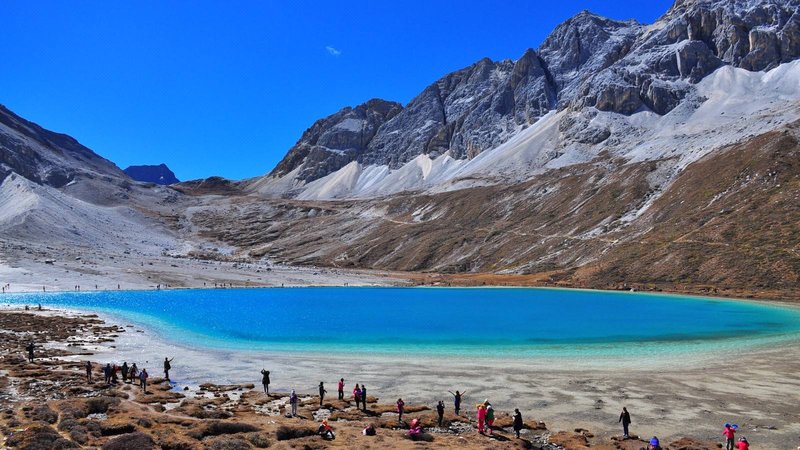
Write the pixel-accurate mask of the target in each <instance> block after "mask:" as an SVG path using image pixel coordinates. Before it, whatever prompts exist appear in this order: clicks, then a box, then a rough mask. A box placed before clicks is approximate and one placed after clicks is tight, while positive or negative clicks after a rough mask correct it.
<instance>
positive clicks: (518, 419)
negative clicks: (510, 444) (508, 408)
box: [513, 408, 524, 439]
mask: <svg viewBox="0 0 800 450" xmlns="http://www.w3.org/2000/svg"><path fill="white" fill-rule="evenodd" d="M513 420H514V421H513V428H514V434H516V435H517V439H519V432H520V430H522V427H523V426H524V422H523V421H522V413H521V412H519V408H515V409H514V419H513Z"/></svg>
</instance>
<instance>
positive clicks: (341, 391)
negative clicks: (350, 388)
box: [338, 378, 344, 400]
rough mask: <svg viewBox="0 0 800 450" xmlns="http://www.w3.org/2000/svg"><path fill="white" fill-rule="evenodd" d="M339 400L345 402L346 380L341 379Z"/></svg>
mask: <svg viewBox="0 0 800 450" xmlns="http://www.w3.org/2000/svg"><path fill="white" fill-rule="evenodd" d="M338 389H339V400H344V378H340V379H339V386H338Z"/></svg>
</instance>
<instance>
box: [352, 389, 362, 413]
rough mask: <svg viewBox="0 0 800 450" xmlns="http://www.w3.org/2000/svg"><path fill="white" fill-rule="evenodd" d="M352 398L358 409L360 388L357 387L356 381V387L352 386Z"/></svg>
mask: <svg viewBox="0 0 800 450" xmlns="http://www.w3.org/2000/svg"><path fill="white" fill-rule="evenodd" d="M353 400H355V402H356V409H359V408H358V403H359V402H360V401H361V388H360V387H358V383H356V387H354V388H353Z"/></svg>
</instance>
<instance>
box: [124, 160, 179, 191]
mask: <svg viewBox="0 0 800 450" xmlns="http://www.w3.org/2000/svg"><path fill="white" fill-rule="evenodd" d="M123 172H125V173H126V174H127V175H128V176H129V177H131V178H133V179H134V180H136V181H142V182H145V183H155V184H161V185H164V186H167V185H170V184H175V183H178V182H180V181H179V180H178V179H177V178H176V177H175V173H173V172H172V170H170V168H169V167H167V165H166V164H164V163H161V164H158V165H141V166H128V167H127V168H125V170H123Z"/></svg>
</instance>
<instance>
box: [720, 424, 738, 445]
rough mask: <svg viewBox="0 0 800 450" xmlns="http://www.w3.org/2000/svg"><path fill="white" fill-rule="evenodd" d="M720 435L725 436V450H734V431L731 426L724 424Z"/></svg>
mask: <svg viewBox="0 0 800 450" xmlns="http://www.w3.org/2000/svg"><path fill="white" fill-rule="evenodd" d="M722 435H723V436H725V450H734V447H735V445H736V429H734V428H733V425H731V424H729V423H726V424H725V429H724V430H722Z"/></svg>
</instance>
